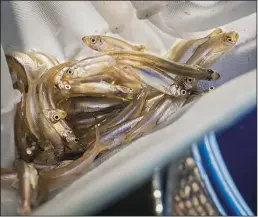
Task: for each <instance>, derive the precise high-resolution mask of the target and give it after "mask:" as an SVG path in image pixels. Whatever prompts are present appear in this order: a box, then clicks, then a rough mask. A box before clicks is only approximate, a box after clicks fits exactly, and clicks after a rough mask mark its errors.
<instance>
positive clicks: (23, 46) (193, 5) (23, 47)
mask: <svg viewBox="0 0 258 217" xmlns="http://www.w3.org/2000/svg"><path fill="white" fill-rule="evenodd" d="M255 4H256V2H251V1H250V2H247V1H245V2H244V1H242V2H241V1H240V2H239V1H230V2H223V1H213V2H209V3H208V2H206V3H205V2H204V3H201V2H194V1H187V2H183V1H181V2H168V1H164V2H161V3H159V2H155V1H148V2H145V3H144V2H140V1H133V2H130V1H115V2H112V1H105V2H102V1H94V2H93V1H92V2H90V1H22V2H19V1H9V2H5V1H2V2H1V24H2V25H1V28H2V31H1V37H2V41H1V44H2V48H1V49H2V50H1V63H2V64H1V71H2V72H1V84H2V86H1V88H2V89H1V90H2V93H1V94H3V93H4V95H2V100H1V118H2V123H1V165H2V167H10V166H11V165H12V160H13V159H14V156H15V153H14V145H13V144H14V133H13V119H14V111H15V104H16V103H17V101H18V99H19V96H18V95H19V94H18V93H16V92H15V91H14V90H13V89H12V85H11V78H10V76H9V72H8V68H7V65H6V61H5V58H4V55H3V52H4V53H8V52H10V51H24V52H26V51H28V50H31V49H33V50H36V51H41V52H46V53H47V54H50V55H52V56H54V57H56V58H57V59H58V60H60V62H62V61H64V60H68V59H70V58H76V59H80V58H82V57H85V56H91V55H95V54H96V52H94V51H92V50H91V49H89V48H87V47H85V46H84V45H83V44H82V42H81V38H82V37H83V36H85V35H90V34H108V35H113V36H114V37H118V38H122V39H125V40H128V41H130V42H132V43H136V44H144V45H146V46H147V47H148V49H149V50H150V51H152V52H154V53H157V54H160V55H162V54H165V53H166V51H167V49H168V48H169V47H170V46H171V45H172V44H173V43H174V42H175V41H177V40H179V39H180V38H184V39H190V38H195V37H202V36H204V35H206V34H207V33H209V32H210V31H211V30H212V29H213V28H215V27H219V26H222V29H223V30H234V31H237V32H238V33H239V34H240V40H239V42H238V44H237V46H236V48H235V49H233V51H231V52H230V53H229V54H227V55H225V56H224V57H223V58H222V59H220V60H219V61H218V62H217V63H216V64H215V65H214V66H213V67H212V68H214V69H216V70H218V71H219V72H220V73H221V75H222V76H221V79H220V80H219V81H216V83H215V84H216V85H218V84H222V83H224V82H226V81H228V80H230V79H232V78H234V77H236V76H238V75H241V74H243V73H245V72H248V71H250V70H252V69H254V68H256V52H255V50H256V44H255V36H256V30H255V26H256V13H255ZM243 8H244V9H243ZM148 10H149V11H148ZM144 13H145V14H146V13H147V15H148V16H146V15H144ZM189 14H190V15H189ZM146 18H147V19H146ZM247 62H248V64H247ZM3 81H4V82H3ZM203 85H205V84H203ZM134 148H135V146H134ZM121 153H124V154H121ZM121 153H119V154H120V157H119V158H120V161H121V162H122V161H123V160H124V159H126V157H127V156H128V155H130V154H133V155H134V154H136V153H137V150H136V149H130V150H128V149H125V150H123V152H121ZM111 159H112V158H111ZM96 170H98V168H96ZM99 172H101V171H99ZM111 183H112V182H111ZM131 183H132V184H133V183H136V182H131ZM7 195H8V194H7ZM7 195H6V196H5V197H4V198H3V197H2V201H1V206H2V207H4V208H3V209H1V212H2V214H6V213H8V212H7V210H9V211H10V209H11V207H12V206H11V205H10V204H12V203H11V202H10V198H11V195H10V197H9V196H7ZM12 198H13V197H12ZM88 199H89V198H88ZM11 201H13V205H15V200H11ZM5 202H6V203H5ZM5 204H6V206H5ZM49 210H51V209H49ZM3 212H4V213H3Z"/></svg>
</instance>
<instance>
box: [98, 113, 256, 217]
mask: <svg viewBox="0 0 258 217" xmlns="http://www.w3.org/2000/svg"><path fill="white" fill-rule="evenodd" d="M216 135H217V141H218V145H219V151H220V152H221V155H222V157H223V160H224V163H225V166H226V169H227V170H228V172H229V174H230V176H231V178H232V180H233V184H234V185H235V187H236V190H237V191H239V194H241V196H242V201H240V205H241V206H247V207H248V208H247V210H245V211H243V214H244V213H245V214H246V215H252V214H253V215H257V108H255V109H253V110H252V111H251V112H249V113H248V114H247V115H246V116H245V117H244V118H241V119H240V120H239V121H238V123H237V124H235V125H234V126H231V127H230V128H229V129H227V130H225V131H221V132H217V133H216ZM203 146H204V144H199V146H198V147H199V148H200V149H201V148H202V147H203ZM189 152H190V150H189ZM184 159H185V158H184V157H182V158H180V159H175V160H174V161H173V163H172V165H167V166H166V167H165V168H163V169H162V170H160V173H159V178H160V183H159V184H160V188H159V190H160V191H161V195H162V198H161V200H162V206H163V210H162V212H161V213H159V212H157V210H156V207H157V199H156V198H155V193H154V192H155V190H157V189H155V188H154V187H153V182H154V180H155V176H153V178H152V179H149V180H148V181H146V182H145V183H144V184H143V185H141V186H140V187H138V188H137V189H134V191H132V192H130V193H129V194H128V195H121V196H120V198H118V202H115V203H114V204H110V205H109V206H108V207H107V208H106V209H104V210H102V211H100V212H98V213H96V215H99V216H105V215H106V216H117V215H123V216H134V215H142V216H147V215H178V213H175V212H173V211H171V210H173V202H172V204H171V203H168V201H169V200H170V198H169V197H170V195H173V192H170V191H169V190H168V189H169V188H168V187H167V186H169V185H171V184H173V183H170V182H171V181H172V182H173V181H174V180H172V179H171V178H170V177H169V176H168V171H169V169H170V168H171V167H173V166H174V165H178V164H179V162H182V161H184ZM219 163H222V162H219ZM206 170H207V172H208V173H209V172H211V169H209V168H207V167H206ZM178 173H180V172H179V171H177V170H173V174H172V175H173V176H178ZM211 176H212V175H210V178H211ZM215 176H218V174H215ZM212 186H213V188H214V189H216V190H215V194H217V195H220V193H221V192H220V189H218V187H219V183H216V182H213V183H212ZM231 187H232V186H231ZM168 195H169V196H168ZM171 197H173V196H171ZM234 198H235V197H234ZM224 199H226V200H227V201H223V199H222V198H221V199H220V205H221V206H222V210H223V211H224V212H225V213H224V215H225V214H226V215H237V214H239V212H241V210H240V208H239V207H235V206H234V205H233V202H232V201H231V200H233V198H229V197H226V198H224ZM211 200H212V198H211ZM245 203H246V204H245ZM218 214H219V215H222V213H218Z"/></svg>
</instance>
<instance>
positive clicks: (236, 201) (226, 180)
mask: <svg viewBox="0 0 258 217" xmlns="http://www.w3.org/2000/svg"><path fill="white" fill-rule="evenodd" d="M198 150H199V152H200V156H201V158H202V159H203V163H205V164H206V165H207V167H206V169H207V170H208V172H209V174H210V178H211V179H212V180H214V183H216V185H217V187H218V189H219V192H218V193H219V194H220V195H222V198H223V200H224V201H223V203H225V204H227V206H228V207H230V209H231V210H232V211H233V212H234V214H235V215H240V216H247V215H248V216H253V215H254V214H253V212H252V211H251V209H250V208H249V207H248V205H247V203H246V202H245V200H244V199H243V197H242V196H241V194H240V192H239V191H238V189H237V187H236V185H235V183H234V181H233V179H232V177H231V175H230V173H229V171H228V169H227V166H226V164H225V161H224V159H223V157H222V155H221V152H220V149H219V146H218V143H217V140H216V135H215V133H214V132H210V133H208V134H207V135H205V137H204V139H203V142H202V144H201V145H200V146H199V148H198ZM209 193H210V192H209ZM218 208H219V207H218ZM221 214H222V215H223V213H221Z"/></svg>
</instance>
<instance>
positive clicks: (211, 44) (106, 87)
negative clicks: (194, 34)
mask: <svg viewBox="0 0 258 217" xmlns="http://www.w3.org/2000/svg"><path fill="white" fill-rule="evenodd" d="M238 39H239V35H238V33H237V32H234V31H232V32H223V31H222V29H220V28H217V29H215V30H214V31H213V32H211V33H210V34H209V35H208V36H206V37H204V38H199V39H195V40H189V41H186V40H182V41H180V42H179V43H177V44H175V45H173V46H172V47H171V48H170V49H169V50H168V52H167V54H166V55H164V56H157V55H155V54H153V53H151V52H149V51H148V48H147V47H145V46H143V45H132V44H130V43H128V42H125V41H123V40H120V39H117V38H114V37H110V36H104V35H89V36H85V37H83V38H82V43H84V44H85V46H87V47H88V49H93V50H95V51H97V52H99V53H98V54H97V55H96V56H92V57H85V58H84V59H80V60H69V61H67V62H63V63H60V62H59V61H58V60H57V59H56V58H54V57H52V56H50V55H48V54H45V53H42V52H38V51H30V52H27V53H25V52H11V53H8V54H6V60H7V63H8V67H9V71H10V73H11V76H12V79H13V87H14V88H15V89H18V90H19V91H20V92H21V93H22V99H21V101H20V102H19V103H18V104H17V110H16V116H15V146H16V150H17V156H16V159H15V162H14V164H13V168H1V183H2V184H5V185H6V187H11V188H15V189H17V190H18V191H19V197H20V198H19V208H18V213H19V214H20V215H27V214H29V213H31V211H32V210H33V209H35V208H37V207H38V206H39V205H40V204H42V203H44V202H46V201H47V199H48V193H49V192H50V191H52V190H54V189H57V188H61V187H63V186H65V185H67V184H70V183H71V182H73V181H74V180H76V179H78V178H79V177H80V176H82V175H84V174H85V173H86V172H87V169H88V168H89V166H90V165H91V164H92V163H93V162H94V160H95V159H96V158H97V157H98V156H99V155H100V153H101V154H105V152H106V151H108V150H112V149H113V148H115V147H117V146H122V145H129V144H130V143H131V142H132V141H134V140H136V139H138V138H140V137H142V136H145V135H147V134H149V133H151V132H152V131H153V130H154V129H155V127H156V126H157V125H159V124H160V123H162V122H163V121H165V120H166V119H167V118H169V117H170V116H171V115H173V114H175V113H176V112H178V111H179V110H180V109H181V108H182V107H183V106H185V105H187V104H189V103H191V102H193V101H196V100H197V99H199V98H200V97H201V96H203V95H204V94H207V93H209V91H211V90H213V89H214V87H213V86H211V87H210V88H208V89H206V90H203V89H200V88H199V87H198V81H200V80H206V81H211V80H217V79H219V78H220V74H219V73H218V72H215V71H214V70H212V69H211V68H210V67H211V66H212V64H214V63H215V62H216V61H217V60H218V59H219V58H220V57H221V56H222V55H223V54H225V53H227V52H229V51H230V50H231V49H232V48H233V47H234V45H235V44H236V43H237V41H238ZM189 52H190V57H189V58H188V59H187V60H184V57H185V56H186V54H187V53H189Z"/></svg>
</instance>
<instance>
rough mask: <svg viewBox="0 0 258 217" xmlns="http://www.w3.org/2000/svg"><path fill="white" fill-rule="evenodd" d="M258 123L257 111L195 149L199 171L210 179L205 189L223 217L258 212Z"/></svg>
mask: <svg viewBox="0 0 258 217" xmlns="http://www.w3.org/2000/svg"><path fill="white" fill-rule="evenodd" d="M256 120H257V116H256V108H255V109H254V110H252V111H251V112H250V113H249V114H248V115H246V116H245V117H244V118H243V119H242V120H239V122H238V123H237V124H235V125H234V126H232V127H231V128H230V129H228V130H225V131H222V132H217V133H216V134H215V133H209V134H207V135H206V136H205V138H204V139H203V141H202V144H200V146H198V148H197V146H194V147H193V155H194V158H195V161H196V163H197V166H198V169H199V171H200V173H201V175H202V177H207V180H206V181H205V180H204V182H205V185H206V188H207V190H208V191H209V194H210V196H211V197H212V199H213V202H214V203H215V204H216V206H217V208H218V209H219V210H220V212H221V214H222V215H240V216H245V215H254V214H255V215H256V213H257V207H256V204H257V163H256V162H257V140H256V136H257V135H256V132H257V125H256ZM198 159H199V160H198ZM198 162H199V163H198Z"/></svg>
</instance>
